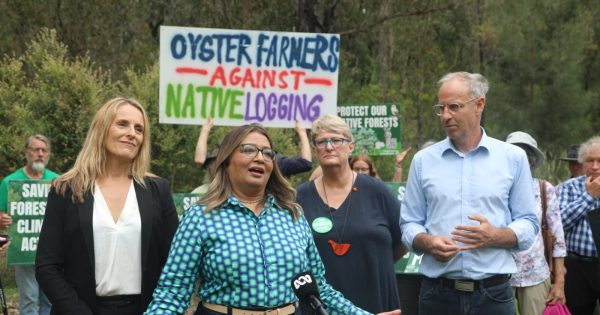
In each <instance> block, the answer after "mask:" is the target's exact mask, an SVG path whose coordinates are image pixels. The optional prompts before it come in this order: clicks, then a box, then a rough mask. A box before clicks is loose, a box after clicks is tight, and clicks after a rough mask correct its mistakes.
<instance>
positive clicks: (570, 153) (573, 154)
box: [561, 144, 583, 178]
mask: <svg viewBox="0 0 600 315" xmlns="http://www.w3.org/2000/svg"><path fill="white" fill-rule="evenodd" d="M579 147H581V144H572V145H570V146H569V149H567V155H566V156H565V157H563V158H561V161H566V162H568V163H569V174H570V175H571V178H574V177H579V176H581V175H583V166H582V165H581V163H580V162H579V157H578V152H579Z"/></svg>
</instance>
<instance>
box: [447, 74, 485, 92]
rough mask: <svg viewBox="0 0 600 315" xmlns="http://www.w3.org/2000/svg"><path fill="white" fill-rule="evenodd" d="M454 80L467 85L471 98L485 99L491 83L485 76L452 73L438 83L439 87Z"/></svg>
mask: <svg viewBox="0 0 600 315" xmlns="http://www.w3.org/2000/svg"><path fill="white" fill-rule="evenodd" d="M454 79H456V80H460V81H462V82H465V83H467V85H468V86H469V92H470V93H471V97H485V94H486V93H487V92H488V90H489V89H490V83H489V82H488V80H487V79H486V78H485V77H484V76H483V75H481V74H479V73H469V72H464V71H462V72H452V73H448V74H446V75H444V76H443V77H442V78H441V79H440V80H439V81H438V87H439V86H442V85H443V84H444V83H446V82H448V81H452V80H454Z"/></svg>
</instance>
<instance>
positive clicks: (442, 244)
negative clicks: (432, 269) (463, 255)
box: [428, 236, 460, 262]
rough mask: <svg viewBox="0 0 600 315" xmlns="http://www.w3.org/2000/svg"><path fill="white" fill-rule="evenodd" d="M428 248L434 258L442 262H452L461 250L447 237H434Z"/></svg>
mask: <svg viewBox="0 0 600 315" xmlns="http://www.w3.org/2000/svg"><path fill="white" fill-rule="evenodd" d="M428 248H429V253H430V254H431V255H432V256H433V258H435V259H436V260H438V261H441V262H447V261H450V259H452V258H453V257H454V256H456V253H458V251H459V250H460V247H459V246H458V245H456V243H455V242H454V240H453V239H451V238H449V237H447V236H432V238H431V240H430V243H429V246H428Z"/></svg>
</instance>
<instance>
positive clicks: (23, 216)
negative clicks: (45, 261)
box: [7, 180, 50, 265]
mask: <svg viewBox="0 0 600 315" xmlns="http://www.w3.org/2000/svg"><path fill="white" fill-rule="evenodd" d="M49 191H50V181H41V180H10V181H9V182H8V198H7V200H8V209H7V212H8V214H9V215H10V216H11V217H12V219H13V224H11V225H10V227H9V228H8V234H9V235H10V236H11V244H10V247H9V248H8V251H7V263H8V264H9V265H33V264H34V263H35V253H36V250H37V244H38V239H39V235H40V230H41V229H42V222H43V221H44V213H46V199H47V197H48V192H49Z"/></svg>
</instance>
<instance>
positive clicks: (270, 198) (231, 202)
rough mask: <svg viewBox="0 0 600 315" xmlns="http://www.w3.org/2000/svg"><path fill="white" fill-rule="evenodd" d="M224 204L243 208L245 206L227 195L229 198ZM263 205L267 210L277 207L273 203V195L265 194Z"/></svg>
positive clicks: (232, 196)
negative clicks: (265, 198)
mask: <svg viewBox="0 0 600 315" xmlns="http://www.w3.org/2000/svg"><path fill="white" fill-rule="evenodd" d="M225 204H227V205H237V206H240V207H245V205H244V204H243V203H242V202H241V201H240V200H239V199H237V198H236V197H235V196H234V195H233V194H231V195H229V197H228V198H227V201H225ZM265 205H266V206H265V207H266V208H269V209H270V208H273V207H274V206H277V204H276V202H275V197H273V195H271V194H267V200H266V201H265Z"/></svg>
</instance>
